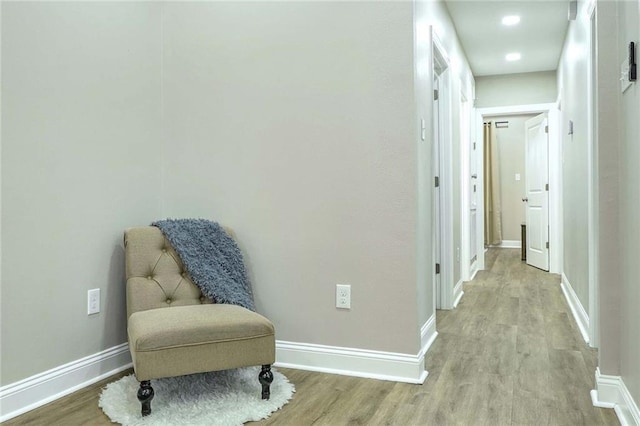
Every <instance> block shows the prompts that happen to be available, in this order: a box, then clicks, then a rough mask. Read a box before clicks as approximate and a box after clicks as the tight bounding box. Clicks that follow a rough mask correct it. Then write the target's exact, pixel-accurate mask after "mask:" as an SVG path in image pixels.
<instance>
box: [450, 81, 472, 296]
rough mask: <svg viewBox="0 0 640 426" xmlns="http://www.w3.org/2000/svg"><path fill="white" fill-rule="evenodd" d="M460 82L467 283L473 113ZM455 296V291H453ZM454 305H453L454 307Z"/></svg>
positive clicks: (462, 257) (462, 256) (462, 251)
mask: <svg viewBox="0 0 640 426" xmlns="http://www.w3.org/2000/svg"><path fill="white" fill-rule="evenodd" d="M459 81H460V158H459V159H458V160H459V161H460V187H461V189H460V194H459V196H460V247H459V248H458V250H459V259H458V260H459V262H460V276H461V278H462V280H465V281H468V280H469V277H470V276H471V197H470V195H471V143H472V142H471V135H473V131H472V129H471V123H472V120H473V112H472V110H471V102H469V100H468V99H467V94H466V89H465V88H464V87H463V80H462V79H461V78H459ZM454 294H455V291H454ZM455 304H456V303H454V305H455Z"/></svg>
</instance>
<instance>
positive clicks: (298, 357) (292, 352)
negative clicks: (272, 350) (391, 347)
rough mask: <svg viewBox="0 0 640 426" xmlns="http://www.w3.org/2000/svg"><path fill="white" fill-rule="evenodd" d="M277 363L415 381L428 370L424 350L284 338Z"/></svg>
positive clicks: (277, 352) (332, 371) (382, 378)
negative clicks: (406, 351) (402, 351)
mask: <svg viewBox="0 0 640 426" xmlns="http://www.w3.org/2000/svg"><path fill="white" fill-rule="evenodd" d="M433 328H434V329H435V322H434V326H433ZM274 366H276V367H284V368H295V369H298V370H308V371H318V372H321V373H330V374H341V375H345V376H356V377H366V378H370V379H379V380H391V381H395V382H404V383H416V384H422V383H424V381H425V379H426V378H427V374H428V373H427V372H426V371H425V369H424V353H422V350H421V351H420V353H418V354H417V355H410V354H400V353H393V352H380V351H372V350H365V349H355V348H344V347H337V346H325V345H316V344H311V343H298V342H286V341H282V340H277V341H276V363H275V364H274Z"/></svg>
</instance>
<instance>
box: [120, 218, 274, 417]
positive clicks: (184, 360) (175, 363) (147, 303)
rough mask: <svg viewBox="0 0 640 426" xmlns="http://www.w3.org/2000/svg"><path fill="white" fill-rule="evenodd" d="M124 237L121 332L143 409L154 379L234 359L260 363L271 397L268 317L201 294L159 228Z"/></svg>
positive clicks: (228, 364)
mask: <svg viewBox="0 0 640 426" xmlns="http://www.w3.org/2000/svg"><path fill="white" fill-rule="evenodd" d="M225 231H226V232H227V233H228V234H229V235H231V236H233V235H232V234H231V232H230V231H229V230H228V229H226V228H225ZM124 245H125V258H126V278H127V317H128V322H127V332H128V337H129V349H130V351H131V357H132V359H133V368H134V371H135V375H136V378H137V379H138V381H139V382H140V388H139V390H138V400H139V401H140V402H141V404H142V415H143V416H146V415H149V414H150V413H151V400H152V399H153V396H154V391H153V388H152V387H151V380H152V379H158V378H161V377H174V376H181V375H185V374H193V373H203V372H208V371H219V370H226V369H231V368H238V367H246V366H254V365H262V369H261V371H260V373H259V376H258V380H259V381H260V383H261V384H262V399H269V387H270V384H271V382H272V381H273V374H272V372H271V364H273V362H274V361H275V334H274V327H273V324H271V322H270V321H269V320H268V319H266V318H265V317H263V316H261V315H259V314H257V313H255V312H252V311H250V310H248V309H245V308H243V307H240V306H236V305H227V304H215V303H212V301H210V300H208V299H207V298H206V297H205V296H203V295H202V293H201V292H200V289H199V288H198V287H197V286H196V285H195V284H194V283H193V282H192V281H191V279H190V278H189V275H188V274H187V273H186V272H185V269H184V266H183V264H182V262H181V260H180V258H179V257H178V255H177V254H176V252H175V251H174V249H173V247H172V246H171V245H170V243H169V242H168V240H167V239H166V238H165V237H164V235H163V234H162V232H161V231H160V230H159V229H158V228H156V227H153V226H148V227H141V228H131V229H128V230H127V231H126V232H125V235H124Z"/></svg>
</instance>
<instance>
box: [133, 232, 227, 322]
mask: <svg viewBox="0 0 640 426" xmlns="http://www.w3.org/2000/svg"><path fill="white" fill-rule="evenodd" d="M225 231H227V233H228V234H229V235H231V236H233V234H232V232H231V231H230V230H229V229H227V228H225ZM124 245H125V247H126V250H125V263H126V279H127V318H128V317H130V316H131V314H133V313H134V312H138V311H146V310H148V309H157V308H167V307H172V306H185V305H200V304H206V303H213V302H212V301H211V300H209V299H208V298H207V297H205V296H204V295H203V294H202V292H200V289H199V288H198V286H196V285H195V284H194V283H193V281H191V278H190V277H189V274H188V273H187V271H186V270H185V268H184V265H183V264H182V261H181V260H180V258H179V257H178V255H177V253H176V252H175V250H174V249H173V247H172V246H171V243H169V241H168V240H167V239H166V238H165V236H164V235H163V234H162V232H161V231H160V229H159V228H156V227H155V226H146V227H140V228H130V229H127V230H126V231H125V234H124Z"/></svg>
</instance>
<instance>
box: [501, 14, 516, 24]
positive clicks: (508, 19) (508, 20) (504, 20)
mask: <svg viewBox="0 0 640 426" xmlns="http://www.w3.org/2000/svg"><path fill="white" fill-rule="evenodd" d="M518 22H520V17H519V16H518V15H509V16H505V17H504V18H502V24H503V25H516V24H517V23H518Z"/></svg>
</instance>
